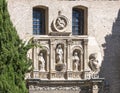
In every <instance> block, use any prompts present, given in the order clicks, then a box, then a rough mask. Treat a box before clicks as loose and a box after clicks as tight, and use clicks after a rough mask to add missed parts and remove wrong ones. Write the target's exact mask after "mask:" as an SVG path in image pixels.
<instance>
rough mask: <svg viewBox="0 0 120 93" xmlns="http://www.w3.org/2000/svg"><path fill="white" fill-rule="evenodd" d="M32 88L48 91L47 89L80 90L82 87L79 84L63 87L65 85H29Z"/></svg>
mask: <svg viewBox="0 0 120 93" xmlns="http://www.w3.org/2000/svg"><path fill="white" fill-rule="evenodd" d="M29 89H30V90H41V91H46V90H71V91H80V90H81V89H80V87H78V86H72V87H63V86H57V87H50V86H44V87H40V86H33V85H30V86H29Z"/></svg>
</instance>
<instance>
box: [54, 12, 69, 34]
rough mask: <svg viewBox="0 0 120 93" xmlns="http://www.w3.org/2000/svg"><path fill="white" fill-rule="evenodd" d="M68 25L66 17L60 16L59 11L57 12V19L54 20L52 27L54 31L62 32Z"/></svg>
mask: <svg viewBox="0 0 120 93" xmlns="http://www.w3.org/2000/svg"><path fill="white" fill-rule="evenodd" d="M67 25H68V19H67V17H65V16H63V15H61V11H59V12H58V17H57V18H55V19H54V21H53V26H54V28H55V30H56V31H58V32H64V31H65V30H66V28H67Z"/></svg>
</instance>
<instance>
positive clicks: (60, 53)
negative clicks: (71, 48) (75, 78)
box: [56, 45, 63, 63]
mask: <svg viewBox="0 0 120 93" xmlns="http://www.w3.org/2000/svg"><path fill="white" fill-rule="evenodd" d="M56 54H57V57H56V58H57V63H63V49H62V45H58V46H57V49H56Z"/></svg>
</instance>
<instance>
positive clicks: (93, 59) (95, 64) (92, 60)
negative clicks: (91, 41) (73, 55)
mask: <svg viewBox="0 0 120 93" xmlns="http://www.w3.org/2000/svg"><path fill="white" fill-rule="evenodd" d="M89 67H90V69H91V70H92V71H93V72H95V73H98V72H99V71H100V64H99V61H98V60H97V53H93V54H91V55H90V56H89Z"/></svg>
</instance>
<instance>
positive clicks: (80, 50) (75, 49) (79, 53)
mask: <svg viewBox="0 0 120 93" xmlns="http://www.w3.org/2000/svg"><path fill="white" fill-rule="evenodd" d="M75 53H77V56H78V58H79V64H78V71H82V70H83V48H82V47H81V46H73V47H72V51H71V56H72V59H71V62H72V70H73V71H74V70H75V69H74V60H73V59H74V56H75Z"/></svg>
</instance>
